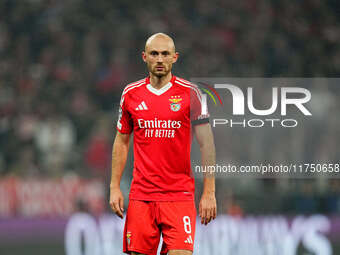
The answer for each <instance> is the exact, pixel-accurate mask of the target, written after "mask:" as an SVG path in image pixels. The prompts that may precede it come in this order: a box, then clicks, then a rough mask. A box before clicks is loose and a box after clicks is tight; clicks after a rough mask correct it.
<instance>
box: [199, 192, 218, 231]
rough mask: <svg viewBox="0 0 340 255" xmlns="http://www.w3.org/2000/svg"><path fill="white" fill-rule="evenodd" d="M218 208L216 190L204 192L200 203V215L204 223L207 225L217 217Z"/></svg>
mask: <svg viewBox="0 0 340 255" xmlns="http://www.w3.org/2000/svg"><path fill="white" fill-rule="evenodd" d="M216 208H217V206H216V198H215V192H210V193H203V194H202V197H201V201H200V204H199V215H200V217H201V223H202V224H204V225H207V224H208V223H209V222H210V221H211V220H214V219H215V218H216V214H217V213H216V211H217V209H216Z"/></svg>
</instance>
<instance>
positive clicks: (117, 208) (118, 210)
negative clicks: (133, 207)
mask: <svg viewBox="0 0 340 255" xmlns="http://www.w3.org/2000/svg"><path fill="white" fill-rule="evenodd" d="M110 205H111V208H112V211H113V212H114V213H115V214H117V216H119V217H120V218H122V219H123V217H124V216H123V211H124V198H122V197H120V198H117V199H114V200H113V201H110Z"/></svg>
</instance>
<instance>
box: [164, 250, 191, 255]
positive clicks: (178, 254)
mask: <svg viewBox="0 0 340 255" xmlns="http://www.w3.org/2000/svg"><path fill="white" fill-rule="evenodd" d="M168 255H192V251H188V250H170V251H169V252H168Z"/></svg>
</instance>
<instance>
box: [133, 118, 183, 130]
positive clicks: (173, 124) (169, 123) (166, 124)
mask: <svg viewBox="0 0 340 255" xmlns="http://www.w3.org/2000/svg"><path fill="white" fill-rule="evenodd" d="M137 121H138V126H139V128H164V129H174V128H180V127H181V126H182V123H181V121H180V120H159V119H157V118H155V119H153V120H144V119H138V120H137Z"/></svg>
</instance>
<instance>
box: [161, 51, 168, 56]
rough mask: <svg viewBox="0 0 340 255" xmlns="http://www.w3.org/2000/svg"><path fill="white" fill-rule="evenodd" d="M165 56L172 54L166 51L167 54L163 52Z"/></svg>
mask: <svg viewBox="0 0 340 255" xmlns="http://www.w3.org/2000/svg"><path fill="white" fill-rule="evenodd" d="M162 54H163V56H168V55H169V54H170V53H169V52H167V51H165V52H162Z"/></svg>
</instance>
